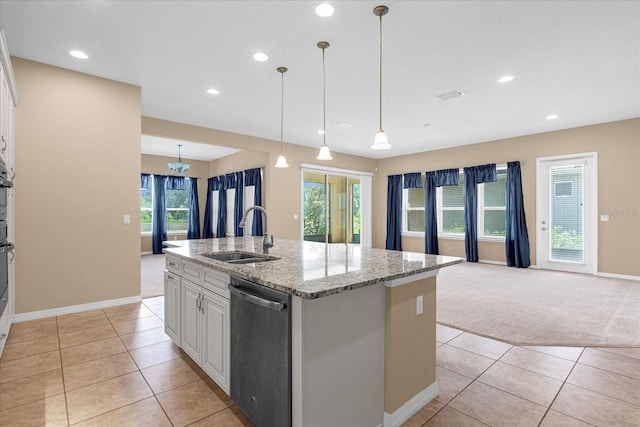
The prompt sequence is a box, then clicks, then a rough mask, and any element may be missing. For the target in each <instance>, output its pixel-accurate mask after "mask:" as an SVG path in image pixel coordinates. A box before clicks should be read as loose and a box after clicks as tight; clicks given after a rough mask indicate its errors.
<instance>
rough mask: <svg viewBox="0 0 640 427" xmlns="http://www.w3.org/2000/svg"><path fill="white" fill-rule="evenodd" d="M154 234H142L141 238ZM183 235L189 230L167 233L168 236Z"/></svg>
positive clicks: (148, 232) (145, 232) (147, 232)
mask: <svg viewBox="0 0 640 427" xmlns="http://www.w3.org/2000/svg"><path fill="white" fill-rule="evenodd" d="M152 234H153V233H152V232H150V231H144V232H141V233H140V236H151V235H152ZM181 234H187V230H184V231H167V236H179V235H181Z"/></svg>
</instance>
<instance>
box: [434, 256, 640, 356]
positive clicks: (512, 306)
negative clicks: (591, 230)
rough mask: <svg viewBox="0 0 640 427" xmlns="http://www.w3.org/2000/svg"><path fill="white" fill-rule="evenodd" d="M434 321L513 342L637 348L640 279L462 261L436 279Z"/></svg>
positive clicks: (639, 340)
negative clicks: (435, 311) (622, 278)
mask: <svg viewBox="0 0 640 427" xmlns="http://www.w3.org/2000/svg"><path fill="white" fill-rule="evenodd" d="M437 282H438V293H437V298H438V299H437V304H438V305H437V307H438V308H437V319H438V322H439V323H441V324H443V325H446V326H451V327H454V328H458V329H462V330H465V331H468V332H473V333H476V334H479V335H484V336H486V337H490V338H496V339H499V340H501V341H506V342H509V343H511V344H515V345H559V346H608V347H615V346H626V347H630V346H640V282H637V281H632V280H621V279H611V278H606V277H600V276H591V275H583V274H575V273H562V272H555V271H546V270H537V269H531V268H529V269H516V268H509V267H505V266H497V265H489V264H475V263H462V264H459V265H455V266H453V267H448V268H444V269H442V270H441V271H440V273H439V274H438V279H437Z"/></svg>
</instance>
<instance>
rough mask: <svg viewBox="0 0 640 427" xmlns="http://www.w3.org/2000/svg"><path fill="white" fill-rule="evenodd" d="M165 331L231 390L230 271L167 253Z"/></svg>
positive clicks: (224, 388)
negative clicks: (213, 268)
mask: <svg viewBox="0 0 640 427" xmlns="http://www.w3.org/2000/svg"><path fill="white" fill-rule="evenodd" d="M166 266H167V270H166V271H165V303H164V304H165V332H166V333H167V335H169V336H170V337H171V338H172V339H173V340H174V342H175V343H176V344H178V345H179V346H180V347H181V348H182V349H183V350H184V351H185V353H187V354H188V355H189V356H190V357H191V358H192V359H193V360H194V361H195V362H196V363H197V364H198V365H200V367H202V369H203V370H204V371H205V372H206V373H207V374H208V375H209V376H210V377H211V378H212V379H213V380H214V381H215V382H216V383H217V384H218V385H219V386H220V387H221V388H222V389H223V390H224V391H226V392H227V393H229V368H230V366H229V363H230V362H229V357H230V354H229V352H230V329H229V319H230V317H229V289H228V288H227V286H228V284H229V282H230V277H229V275H228V274H225V273H221V272H219V271H215V270H212V269H210V268H207V267H204V266H202V265H200V264H198V263H194V262H191V261H187V260H184V259H180V258H178V257H175V256H173V255H167V261H166Z"/></svg>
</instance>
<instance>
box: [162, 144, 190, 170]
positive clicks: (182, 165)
mask: <svg viewBox="0 0 640 427" xmlns="http://www.w3.org/2000/svg"><path fill="white" fill-rule="evenodd" d="M181 147H182V144H178V161H177V163H167V165H168V166H169V169H170V170H171V172H174V173H177V174H178V175H184V174H186V173H187V171H188V170H189V168H190V167H191V165H190V164H188V163H182V155H181V151H180V148H181Z"/></svg>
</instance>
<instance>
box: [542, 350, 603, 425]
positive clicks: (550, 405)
mask: <svg viewBox="0 0 640 427" xmlns="http://www.w3.org/2000/svg"><path fill="white" fill-rule="evenodd" d="M585 349H586V347H583V349H582V351H581V352H580V356H578V359H577V360H576V361H575V362H573V366H572V367H571V370H570V371H569V373H568V374H567V376H566V377H565V379H564V380H563V381H562V385H561V386H560V388H559V389H558V392H557V393H556V395H555V396H554V397H553V400H551V403H550V404H549V407H548V408H547V410H546V411H545V413H544V415H543V416H542V419H540V422H539V423H538V427H540V425H541V424H542V422H543V421H544V419H545V418H547V414H549V411H550V410H551V407H552V406H553V404H554V403H556V400H557V399H558V396H559V395H560V392H562V389H563V388H564V386H565V384H567V380H568V379H569V377H570V376H571V373H572V372H573V370H574V369H575V368H576V366H578V360H580V357H582V355H583V354H584V352H585ZM557 412H559V413H561V414H563V415H566V416H568V417H571V418H573V419H576V420H579V421H582V422H584V423H587V422H586V421H584V420H581V419H579V418H575V417H572V416H571V415H569V414H565V413H564V412H560V411H557ZM587 424H589V425H591V423H587Z"/></svg>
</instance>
